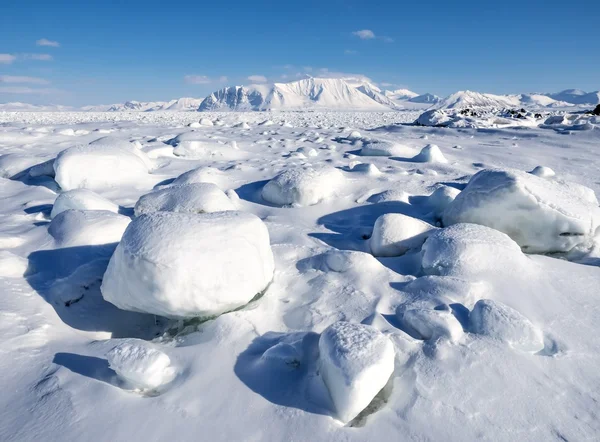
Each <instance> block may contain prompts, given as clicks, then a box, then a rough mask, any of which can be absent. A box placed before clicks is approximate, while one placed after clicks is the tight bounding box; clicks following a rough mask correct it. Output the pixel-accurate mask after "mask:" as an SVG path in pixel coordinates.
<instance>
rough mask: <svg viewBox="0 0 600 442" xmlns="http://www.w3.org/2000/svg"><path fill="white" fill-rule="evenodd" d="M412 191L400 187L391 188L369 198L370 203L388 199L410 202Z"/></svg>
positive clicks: (383, 201)
mask: <svg viewBox="0 0 600 442" xmlns="http://www.w3.org/2000/svg"><path fill="white" fill-rule="evenodd" d="M410 197H411V195H410V193H408V192H406V191H404V190H400V189H390V190H386V191H385V192H381V193H378V194H375V195H373V196H371V197H370V198H369V200H368V201H369V202H370V203H385V202H388V201H401V202H403V203H406V204H408V203H409V201H410Z"/></svg>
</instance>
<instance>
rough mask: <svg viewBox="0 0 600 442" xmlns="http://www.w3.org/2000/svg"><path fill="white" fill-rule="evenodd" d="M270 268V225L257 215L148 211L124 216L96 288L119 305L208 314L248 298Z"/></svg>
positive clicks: (259, 289)
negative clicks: (120, 233)
mask: <svg viewBox="0 0 600 442" xmlns="http://www.w3.org/2000/svg"><path fill="white" fill-rule="evenodd" d="M232 251H235V253H232ZM165 269H168V271H165ZM273 271H274V261H273V253H272V251H271V246H270V243H269V232H268V231H267V228H266V226H265V224H264V223H263V222H262V221H261V220H260V218H258V217H257V216H255V215H252V214H249V213H243V212H216V213H208V214H201V215H197V214H189V213H175V212H155V213H152V214H149V215H142V216H140V217H137V218H135V219H134V220H133V221H132V222H131V224H130V226H129V227H128V228H127V230H126V231H125V234H124V235H123V239H122V240H121V242H120V243H119V245H118V246H117V249H116V250H115V253H114V254H113V256H112V258H111V260H110V263H109V265H108V269H107V270H106V273H105V275H104V280H103V281H102V286H101V291H102V296H103V297H104V299H106V300H107V301H108V302H111V303H112V304H114V305H116V306H117V307H119V308H121V309H123V310H132V311H137V312H144V313H151V314H155V315H161V316H166V317H173V318H186V317H210V316H214V315H219V314H221V313H224V312H227V311H231V310H234V309H236V308H238V307H241V306H243V305H245V304H247V303H248V302H249V301H251V300H252V298H254V297H255V296H256V295H257V294H259V293H261V292H262V291H263V290H265V288H266V287H267V286H268V284H269V283H270V282H271V279H272V278H273Z"/></svg>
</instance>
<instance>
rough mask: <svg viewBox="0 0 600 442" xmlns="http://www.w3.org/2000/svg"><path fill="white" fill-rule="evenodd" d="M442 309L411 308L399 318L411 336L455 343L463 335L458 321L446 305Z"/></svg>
mask: <svg viewBox="0 0 600 442" xmlns="http://www.w3.org/2000/svg"><path fill="white" fill-rule="evenodd" d="M444 307H445V308H442V309H427V308H412V309H408V310H405V311H404V312H403V313H402V315H401V317H400V318H399V319H400V320H401V321H402V322H403V323H404V324H405V325H407V326H408V327H409V328H410V329H411V331H412V332H413V333H412V334H415V335H417V337H418V338H420V339H424V340H427V341H428V340H433V341H436V340H438V339H447V340H449V341H451V342H457V341H458V340H459V339H460V338H461V337H462V335H463V334H464V333H463V328H462V326H461V325H460V322H458V319H456V317H455V316H454V315H453V314H452V310H451V309H450V307H448V306H447V305H445V306H444Z"/></svg>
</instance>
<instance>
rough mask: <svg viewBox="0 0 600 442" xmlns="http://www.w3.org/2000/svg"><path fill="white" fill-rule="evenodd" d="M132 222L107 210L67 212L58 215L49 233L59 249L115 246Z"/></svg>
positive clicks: (53, 220)
mask: <svg viewBox="0 0 600 442" xmlns="http://www.w3.org/2000/svg"><path fill="white" fill-rule="evenodd" d="M130 222H131V220H130V219H129V218H128V217H126V216H123V215H118V214H116V213H113V212H108V211H106V210H66V211H64V212H61V213H59V214H58V215H56V216H55V217H54V218H53V219H52V222H51V223H50V226H48V233H50V235H51V236H52V237H53V238H54V241H55V243H56V245H57V247H77V246H90V245H104V244H114V243H117V242H119V241H120V240H121V237H122V236H123V232H125V229H126V228H127V226H128V225H129V223H130Z"/></svg>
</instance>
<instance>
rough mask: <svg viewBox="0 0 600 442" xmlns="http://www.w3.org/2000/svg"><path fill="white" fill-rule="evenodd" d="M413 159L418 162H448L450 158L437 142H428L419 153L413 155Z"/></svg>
mask: <svg viewBox="0 0 600 442" xmlns="http://www.w3.org/2000/svg"><path fill="white" fill-rule="evenodd" d="M412 161H415V162H418V163H447V162H448V160H447V159H446V157H445V156H444V154H443V153H442V151H441V150H440V148H439V147H438V146H437V145H435V144H428V145H427V146H425V147H424V148H423V149H421V152H419V154H418V155H416V156H415V157H413V159H412Z"/></svg>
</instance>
